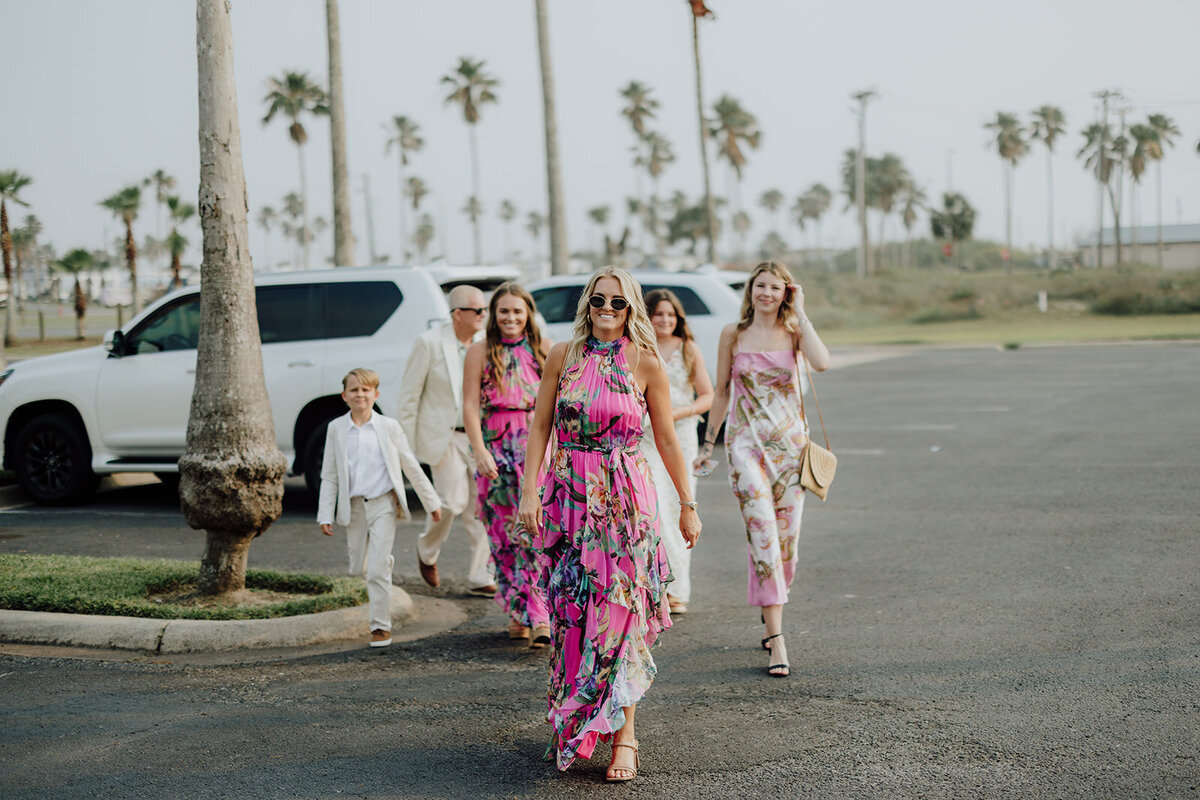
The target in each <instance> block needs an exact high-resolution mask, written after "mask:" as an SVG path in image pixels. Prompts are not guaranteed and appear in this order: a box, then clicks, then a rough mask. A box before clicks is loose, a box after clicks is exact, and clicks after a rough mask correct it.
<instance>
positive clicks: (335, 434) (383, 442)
mask: <svg viewBox="0 0 1200 800" xmlns="http://www.w3.org/2000/svg"><path fill="white" fill-rule="evenodd" d="M371 420H372V422H374V424H375V434H376V436H377V437H378V439H379V446H380V448H381V449H382V450H383V462H384V463H385V464H386V465H387V471H388V477H389V478H391V481H392V488H394V489H395V490H396V497H397V498H398V499H399V504H398V505H397V506H396V516H397V517H400V518H402V519H403V518H405V517H407V516H408V501H407V500H406V499H405V497H404V476H405V475H407V476H408V480H409V482H410V483H412V485H413V488H414V489H416V491H417V497H419V498H420V499H421V505H422V506H423V507H424V508H425V510H426V511H432V510H434V509H436V508H440V507H441V505H442V501H441V499H439V498H438V494H437V492H436V491H434V488H433V484H432V483H430V482H429V479H428V478H426V477H425V473H424V472H422V471H421V465H420V463H418V461H417V457H416V456H415V455H413V451H412V448H411V447H410V446H409V444H408V437H407V436H405V435H404V428H402V427H400V423H399V422H397V421H396V420H394V419H392V418H391V417H385V416H384V415H382V414H380V413H378V412H375V413H373V414H372V416H371ZM350 425H351V422H350V412H346V414H345V415H343V416H340V417H338V418H337V419H335V420H333V421H332V422H330V423H329V430H328V432H327V433H326V434H325V460H324V461H323V462H322V464H321V496H320V502H319V503H318V505H317V520H318V521H320V520H327V519H332V520H333V521H334V522H336V523H337V524H338V525H341V526H342V527H345V526H347V525H349V524H350V472H349V468H348V466H347V462H346V440H347V434H348V432H349V430H350ZM330 512H335V513H330Z"/></svg>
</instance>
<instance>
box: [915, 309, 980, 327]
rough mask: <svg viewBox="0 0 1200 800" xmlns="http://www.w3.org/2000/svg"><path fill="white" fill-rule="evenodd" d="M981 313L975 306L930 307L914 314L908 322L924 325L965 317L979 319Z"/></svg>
mask: <svg viewBox="0 0 1200 800" xmlns="http://www.w3.org/2000/svg"><path fill="white" fill-rule="evenodd" d="M981 317H983V314H980V313H979V309H977V308H975V306H968V307H967V308H931V309H928V310H927V311H922V312H921V313H920V314H917V315H916V316H914V317H913V318H912V319H911V320H909V321H910V322H914V323H916V324H918V325H926V324H929V323H932V322H961V321H962V320H966V319H980V318H981Z"/></svg>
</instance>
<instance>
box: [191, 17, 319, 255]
mask: <svg viewBox="0 0 1200 800" xmlns="http://www.w3.org/2000/svg"><path fill="white" fill-rule="evenodd" d="M199 1H200V0H197V2H199ZM296 158H297V160H298V161H299V162H300V220H301V224H302V225H303V227H301V228H300V246H301V247H302V248H303V249H304V268H305V269H312V258H311V253H310V251H309V245H310V242H309V240H310V239H311V238H312V232H311V231H310V230H309V229H308V176H307V175H306V174H305V172H304V147H303V146H302V145H301V144H299V143H297V144H296Z"/></svg>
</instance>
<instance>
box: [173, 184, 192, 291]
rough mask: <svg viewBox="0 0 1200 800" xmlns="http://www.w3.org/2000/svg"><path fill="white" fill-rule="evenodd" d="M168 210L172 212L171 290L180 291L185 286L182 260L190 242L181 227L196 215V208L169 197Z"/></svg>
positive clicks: (176, 198)
mask: <svg viewBox="0 0 1200 800" xmlns="http://www.w3.org/2000/svg"><path fill="white" fill-rule="evenodd" d="M167 208H168V209H169V210H170V212H171V233H170V234H168V235H167V250H169V251H170V253H171V288H173V289H178V288H179V287H180V286H183V277H182V276H181V275H180V274H179V271H180V269H181V264H180V260H181V259H182V258H183V251H184V250H186V249H187V246H188V240H187V239H185V238H184V237H183V236H182V235H181V234H180V233H179V226H180V225H182V224H183V223H185V222H187V221H188V220H189V219H191V218H192V217H194V216H195V215H196V207H195V206H194V205H192V204H191V203H185V202H183V200H181V199H180V198H178V197H168V198H167Z"/></svg>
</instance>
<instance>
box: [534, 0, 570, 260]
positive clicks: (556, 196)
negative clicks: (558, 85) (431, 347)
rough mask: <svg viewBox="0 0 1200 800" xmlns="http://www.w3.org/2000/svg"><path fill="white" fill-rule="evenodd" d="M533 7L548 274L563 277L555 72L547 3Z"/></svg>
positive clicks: (564, 241)
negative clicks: (543, 142) (539, 78)
mask: <svg viewBox="0 0 1200 800" xmlns="http://www.w3.org/2000/svg"><path fill="white" fill-rule="evenodd" d="M533 5H534V12H535V16H536V17H537V32H538V58H539V60H540V63H541V66H542V120H543V123H544V127H545V131H546V209H547V214H548V216H549V220H548V222H549V225H550V274H551V275H565V274H566V273H567V270H568V254H567V212H566V207H565V205H564V202H563V188H562V164H561V162H560V159H559V155H558V112H557V111H556V109H555V102H554V69H553V67H552V65H551V62H550V22H549V19H548V18H547V15H546V0H534V4H533ZM538 249H539V250H540V249H541V248H540V247H539V248H538ZM539 260H540V259H539Z"/></svg>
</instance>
